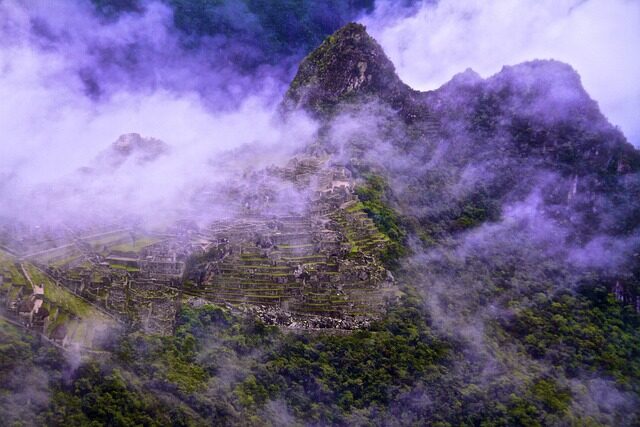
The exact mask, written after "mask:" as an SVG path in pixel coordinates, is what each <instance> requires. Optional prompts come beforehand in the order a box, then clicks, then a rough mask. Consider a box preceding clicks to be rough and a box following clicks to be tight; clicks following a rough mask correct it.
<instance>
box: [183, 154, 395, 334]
mask: <svg viewBox="0 0 640 427" xmlns="http://www.w3.org/2000/svg"><path fill="white" fill-rule="evenodd" d="M269 173H270V174H273V175H276V176H278V177H281V178H282V179H286V180H289V181H291V182H293V183H295V184H297V185H299V186H301V187H307V188H309V190H310V191H309V194H310V196H309V200H308V202H307V211H306V213H304V214H300V215H288V216H271V217H270V216H260V215H256V214H253V215H245V216H244V217H241V218H235V219H231V220H227V221H218V222H216V223H214V224H211V226H210V227H209V229H208V230H207V233H208V235H209V238H210V240H211V241H212V242H214V245H213V248H212V249H210V250H211V251H212V252H213V253H215V259H214V260H212V261H210V262H208V263H207V264H206V265H205V266H202V268H203V269H204V272H205V273H204V277H201V278H200V280H198V281H197V282H196V283H188V284H186V285H185V287H184V289H183V290H184V292H185V293H186V294H189V295H192V296H194V297H196V296H197V297H200V298H204V299H208V300H212V301H215V302H218V303H227V304H232V305H243V304H249V305H252V306H254V307H259V309H254V311H255V312H256V313H257V314H258V315H260V317H262V318H263V319H264V320H266V321H269V322H273V323H278V324H284V325H289V326H301V327H326V326H331V327H340V326H342V327H357V326H358V325H361V324H363V323H366V322H368V321H369V320H370V319H371V318H374V317H375V316H376V315H377V314H378V313H380V312H381V310H382V308H383V304H384V296H385V294H386V293H387V291H388V290H389V288H391V285H392V279H391V276H390V275H389V274H388V273H387V271H386V270H385V268H384V267H383V266H382V264H381V262H380V260H379V256H380V255H381V254H382V252H383V251H384V250H385V249H386V246H387V244H388V239H387V237H386V236H384V235H383V234H381V233H380V232H379V231H378V229H377V227H376V225H375V224H374V223H373V221H372V220H371V219H370V218H369V217H368V216H367V215H366V213H365V212H363V211H362V209H361V207H360V206H359V204H358V200H357V196H356V195H355V194H354V192H353V181H352V179H351V174H350V172H349V171H348V170H347V169H346V168H344V167H342V166H327V165H324V164H323V160H322V159H320V158H318V157H308V158H295V159H293V160H292V161H291V162H289V164H288V165H287V166H286V167H284V168H275V167H273V168H270V169H269Z"/></svg>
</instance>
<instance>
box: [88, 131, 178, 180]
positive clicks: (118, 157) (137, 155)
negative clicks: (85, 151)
mask: <svg viewBox="0 0 640 427" xmlns="http://www.w3.org/2000/svg"><path fill="white" fill-rule="evenodd" d="M168 152H169V146H168V145H167V144H166V143H164V142H163V141H160V140H159V139H155V138H146V137H143V136H140V134H137V133H127V134H124V135H121V136H120V137H119V138H118V139H117V140H116V141H115V142H114V143H113V144H111V146H110V147H109V148H108V149H107V150H105V151H103V152H102V153H100V154H99V155H98V156H97V157H96V159H95V161H94V166H92V167H91V168H89V169H87V170H85V172H88V171H98V172H110V171H113V170H115V169H118V168H119V167H121V166H122V165H124V164H125V163H127V162H132V163H134V164H135V165H144V164H146V163H150V162H153V161H154V160H156V159H158V158H159V157H161V156H163V155H166V154H167V153H168Z"/></svg>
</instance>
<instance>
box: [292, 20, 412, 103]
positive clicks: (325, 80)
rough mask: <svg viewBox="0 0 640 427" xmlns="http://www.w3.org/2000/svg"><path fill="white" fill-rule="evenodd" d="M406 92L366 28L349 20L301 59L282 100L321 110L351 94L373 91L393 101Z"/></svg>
mask: <svg viewBox="0 0 640 427" xmlns="http://www.w3.org/2000/svg"><path fill="white" fill-rule="evenodd" d="M408 91H410V89H409V88H408V87H407V86H406V85H404V84H403V83H402V82H401V81H400V79H399V78H398V76H397V75H396V73H395V68H394V66H393V64H392V63H391V61H390V60H389V58H387V56H386V55H385V53H384V51H383V50H382V47H380V45H379V44H378V43H377V42H376V41H375V40H374V39H373V38H372V37H371V36H370V35H369V34H367V31H366V28H365V27H364V26H363V25H361V24H356V23H350V24H347V25H345V26H344V27H342V28H340V29H339V30H338V31H336V32H335V33H334V34H333V35H331V36H329V37H328V38H327V39H326V40H325V41H324V42H323V43H322V44H321V45H320V46H319V47H318V48H317V49H316V50H314V51H313V52H312V53H311V54H309V55H308V56H307V57H306V58H305V59H304V60H303V62H302V63H301V64H300V67H299V69H298V73H297V74H296V76H295V78H294V80H293V82H292V83H291V86H290V88H289V91H288V92H287V96H286V99H285V102H286V103H287V104H289V105H291V106H293V107H302V108H306V109H308V110H311V111H312V112H315V113H323V112H327V111H328V110H330V109H331V108H332V107H333V106H335V105H336V104H338V103H339V102H341V101H344V100H348V99H350V98H353V97H355V96H359V95H367V94H376V95H380V96H381V98H383V99H385V100H387V101H393V99H394V97H398V96H399V95H400V94H401V93H402V94H404V93H406V92H408Z"/></svg>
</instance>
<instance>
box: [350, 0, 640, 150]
mask: <svg viewBox="0 0 640 427" xmlns="http://www.w3.org/2000/svg"><path fill="white" fill-rule="evenodd" d="M392 7H393V5H392V2H389V1H386V2H381V3H380V4H379V5H378V7H377V10H376V12H375V13H374V14H372V15H371V16H368V17H365V18H364V20H363V22H364V23H365V24H366V25H367V27H368V30H369V31H370V32H371V34H372V35H373V36H374V37H375V38H376V39H377V40H378V41H379V42H380V44H381V45H382V47H383V48H384V49H385V51H386V53H387V54H388V55H389V57H390V58H391V60H392V61H393V62H394V64H395V66H396V69H397V71H398V74H399V75H400V77H401V78H402V79H403V80H404V81H405V82H406V83H407V84H409V85H410V86H412V87H414V88H416V89H420V90H432V89H436V88H438V87H440V86H441V85H442V84H443V83H445V82H447V81H448V80H449V79H450V78H451V77H452V76H453V75H455V74H457V73H459V72H462V71H463V70H465V69H466V68H468V67H471V68H472V69H473V70H475V71H477V72H478V73H480V74H481V75H482V76H483V77H489V76H490V75H492V74H494V73H496V72H498V71H500V69H501V68H502V67H503V66H504V65H513V64H517V63H520V62H524V61H528V60H532V59H556V60H559V61H563V62H567V63H569V64H570V65H572V66H573V67H574V68H575V69H576V70H577V71H578V73H580V76H581V77H582V82H583V84H584V86H585V88H586V90H587V92H588V93H589V94H590V95H591V96H592V97H593V98H594V99H595V100H596V101H597V102H598V103H599V104H600V107H601V109H602V111H603V112H604V114H605V115H606V116H607V117H608V118H609V119H610V121H611V122H612V123H613V124H614V125H617V126H619V127H620V128H621V129H622V131H623V132H624V133H625V135H626V136H627V138H629V140H630V142H632V143H633V144H634V145H636V146H640V123H639V122H638V120H637V113H638V111H640V85H638V81H639V80H640V57H639V56H638V55H637V54H635V53H634V52H635V51H636V50H637V46H638V45H640V32H638V26H639V25H640V3H638V2H637V1H630V0H561V1H554V0H544V1H532V0H516V1H510V2H484V1H480V0H477V1H459V0H442V1H438V2H431V1H425V2H423V4H422V6H421V7H420V8H419V10H418V11H417V12H416V13H415V14H413V15H411V16H408V17H405V18H397V17H394V15H393V14H389V11H390V10H391V9H392ZM389 16H391V18H389Z"/></svg>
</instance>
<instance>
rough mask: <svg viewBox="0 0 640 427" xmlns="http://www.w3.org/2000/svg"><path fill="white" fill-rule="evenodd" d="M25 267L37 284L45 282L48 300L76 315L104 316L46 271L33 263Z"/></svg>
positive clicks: (45, 295)
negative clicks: (43, 271) (46, 273)
mask: <svg viewBox="0 0 640 427" xmlns="http://www.w3.org/2000/svg"><path fill="white" fill-rule="evenodd" d="M25 268H26V270H27V272H28V273H29V276H31V280H33V282H34V284H35V285H40V284H44V297H45V300H46V301H49V302H51V303H53V304H55V305H57V306H59V307H62V309H64V310H65V311H66V312H68V313H72V314H73V315H75V316H79V317H90V316H99V317H103V315H102V313H100V312H99V311H97V310H96V309H94V308H93V307H92V306H91V305H90V304H89V303H87V302H85V301H83V300H82V299H80V298H78V297H77V296H75V295H73V294H72V293H71V292H70V291H68V290H67V289H65V288H64V287H62V286H60V285H58V284H57V283H56V282H54V281H53V280H50V279H49V278H48V277H47V276H46V275H45V274H44V273H42V272H41V271H40V270H38V269H37V268H36V267H34V266H33V265H31V264H26V266H25Z"/></svg>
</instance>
